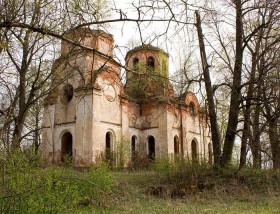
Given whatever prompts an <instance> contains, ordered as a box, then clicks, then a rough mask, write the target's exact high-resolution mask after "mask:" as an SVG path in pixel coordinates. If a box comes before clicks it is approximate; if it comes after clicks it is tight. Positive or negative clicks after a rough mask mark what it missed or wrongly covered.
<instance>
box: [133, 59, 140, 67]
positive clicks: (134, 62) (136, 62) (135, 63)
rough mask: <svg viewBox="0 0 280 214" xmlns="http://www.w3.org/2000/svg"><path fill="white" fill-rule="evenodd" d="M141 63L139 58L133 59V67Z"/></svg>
mask: <svg viewBox="0 0 280 214" xmlns="http://www.w3.org/2000/svg"><path fill="white" fill-rule="evenodd" d="M138 63H139V59H138V58H137V57H135V58H134V59H133V66H136V65H137V64H138Z"/></svg>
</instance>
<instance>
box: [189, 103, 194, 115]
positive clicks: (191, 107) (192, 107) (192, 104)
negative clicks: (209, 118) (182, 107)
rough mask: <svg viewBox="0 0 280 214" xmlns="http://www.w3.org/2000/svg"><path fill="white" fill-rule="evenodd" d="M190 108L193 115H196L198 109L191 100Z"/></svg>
mask: <svg viewBox="0 0 280 214" xmlns="http://www.w3.org/2000/svg"><path fill="white" fill-rule="evenodd" d="M189 109H190V114H191V115H192V116H195V115H196V110H195V105H194V103H193V102H190V105H189Z"/></svg>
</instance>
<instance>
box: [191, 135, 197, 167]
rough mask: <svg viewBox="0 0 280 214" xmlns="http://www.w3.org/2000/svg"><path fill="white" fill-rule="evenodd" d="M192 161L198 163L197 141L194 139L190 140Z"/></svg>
mask: <svg viewBox="0 0 280 214" xmlns="http://www.w3.org/2000/svg"><path fill="white" fill-rule="evenodd" d="M191 148H192V162H193V163H198V154H197V143H196V141H195V140H192V145H191Z"/></svg>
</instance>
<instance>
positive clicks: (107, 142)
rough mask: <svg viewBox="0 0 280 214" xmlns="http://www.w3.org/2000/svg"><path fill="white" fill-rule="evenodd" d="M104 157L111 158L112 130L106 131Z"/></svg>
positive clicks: (108, 159) (109, 159)
mask: <svg viewBox="0 0 280 214" xmlns="http://www.w3.org/2000/svg"><path fill="white" fill-rule="evenodd" d="M105 138H106V139H105V159H106V160H107V161H111V160H112V144H113V143H112V142H113V134H112V132H107V133H106V137H105Z"/></svg>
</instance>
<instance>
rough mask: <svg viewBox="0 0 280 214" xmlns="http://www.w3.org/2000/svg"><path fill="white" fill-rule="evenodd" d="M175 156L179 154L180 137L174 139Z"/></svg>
mask: <svg viewBox="0 0 280 214" xmlns="http://www.w3.org/2000/svg"><path fill="white" fill-rule="evenodd" d="M174 154H179V137H178V136H177V135H176V136H175V137H174Z"/></svg>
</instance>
